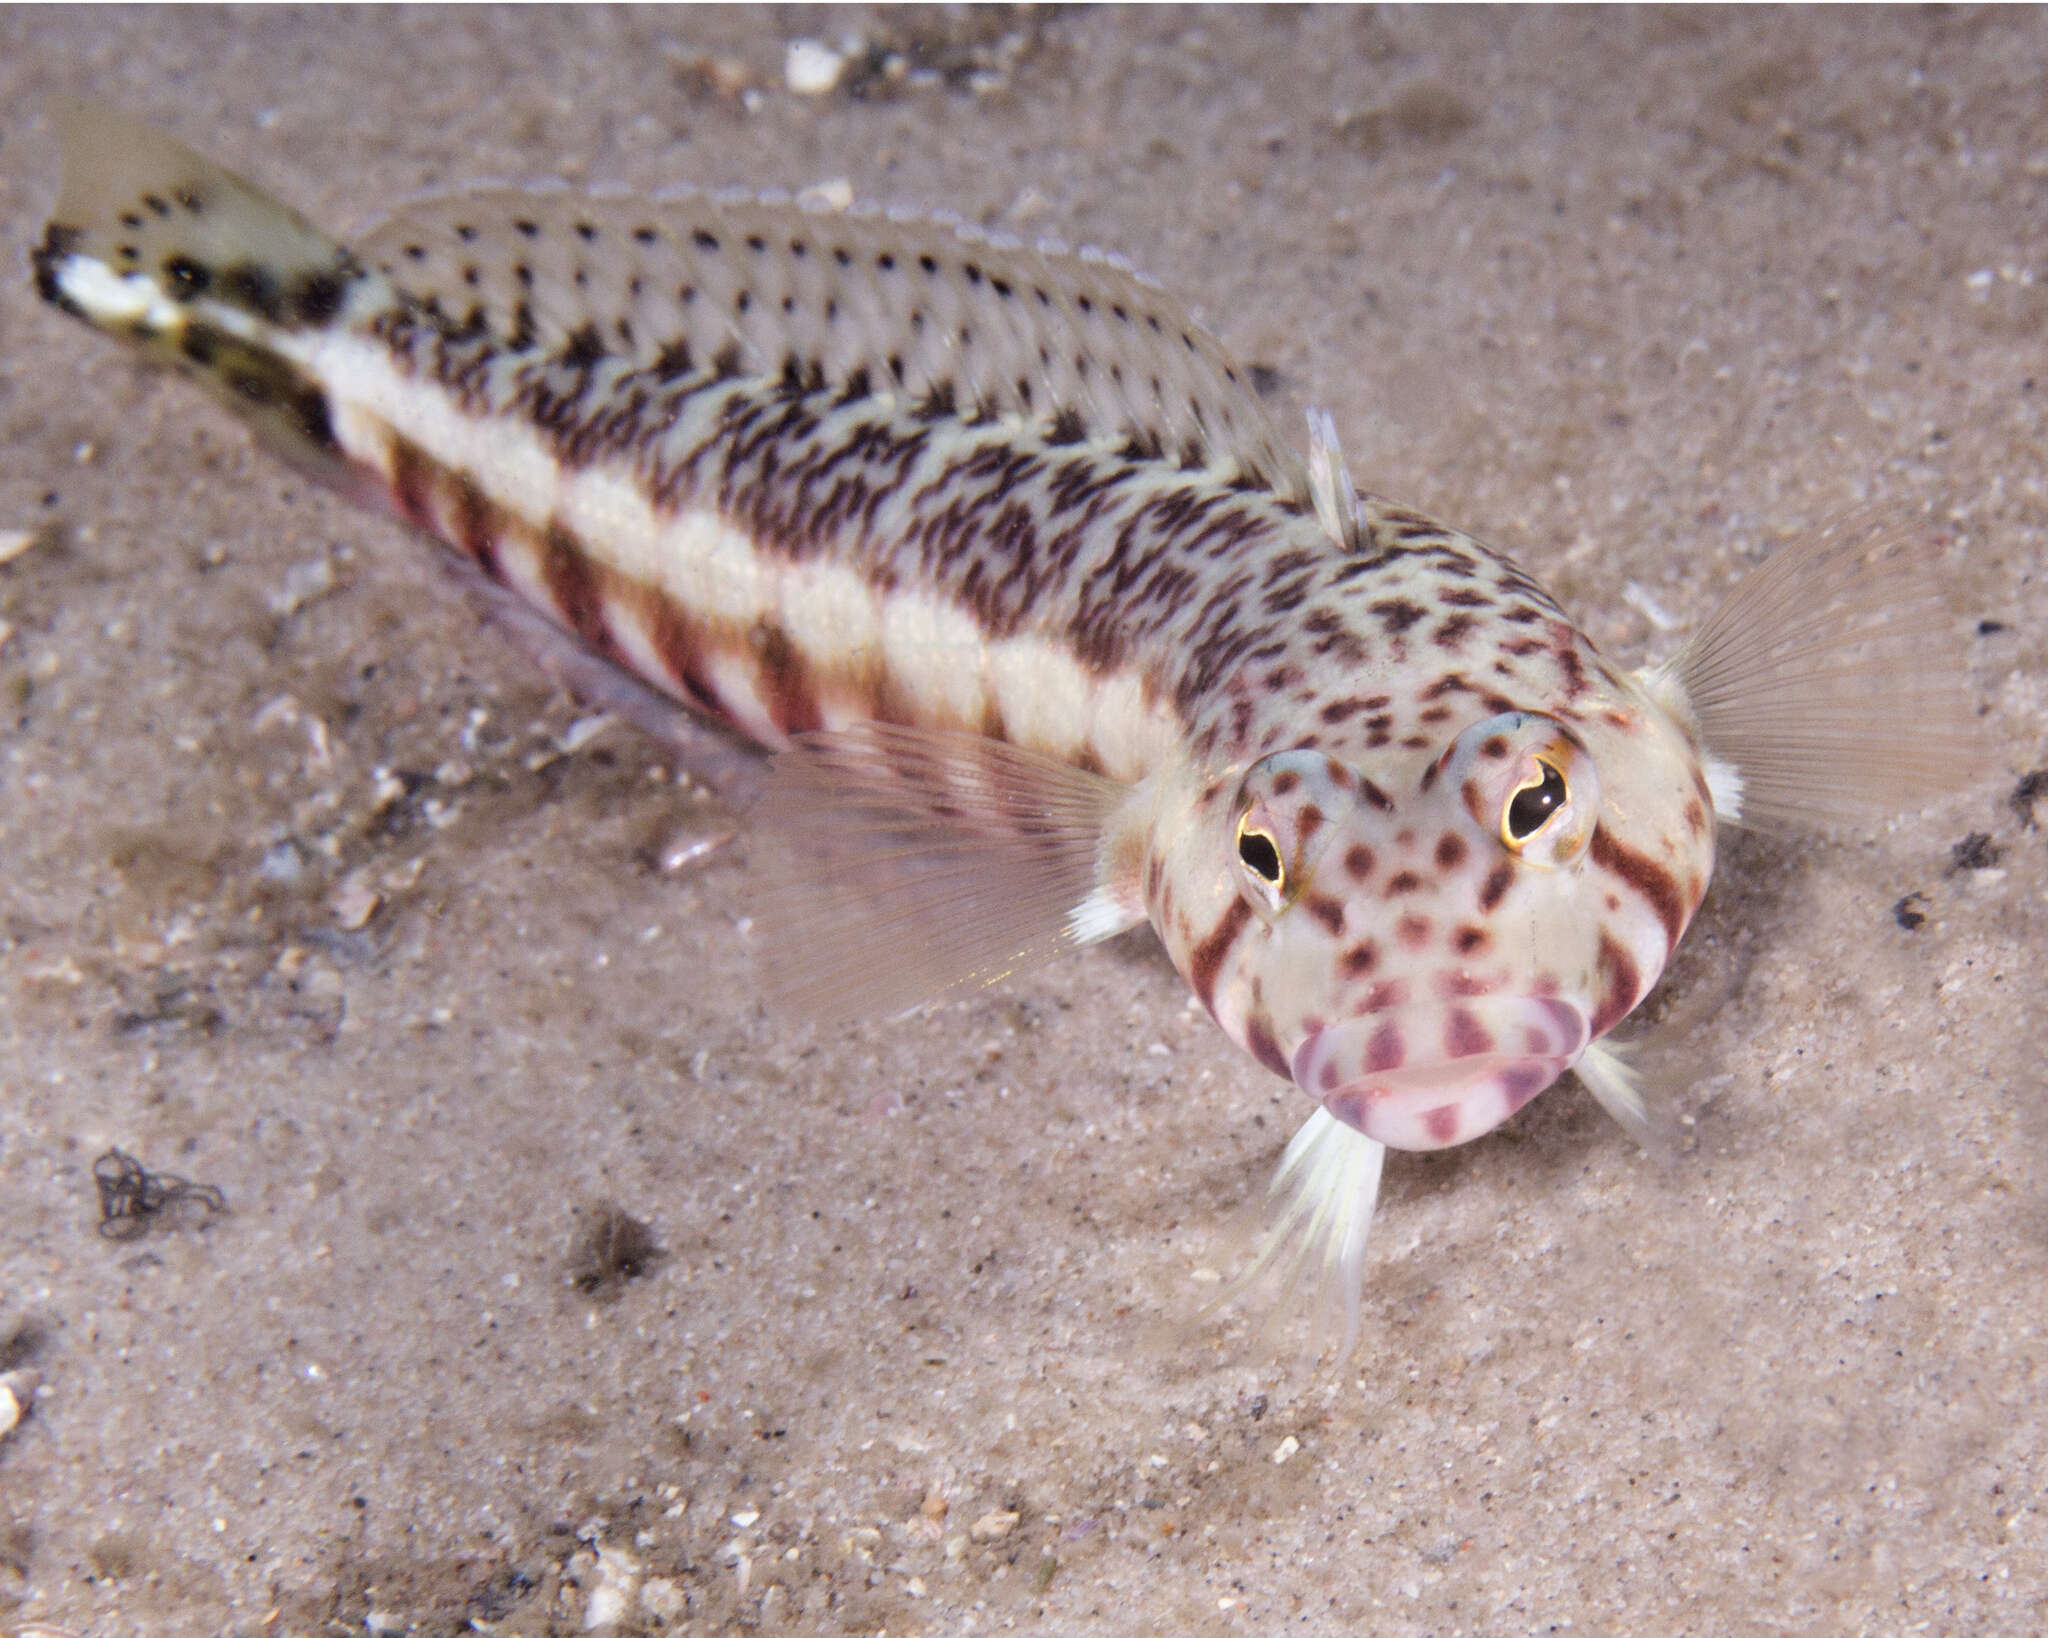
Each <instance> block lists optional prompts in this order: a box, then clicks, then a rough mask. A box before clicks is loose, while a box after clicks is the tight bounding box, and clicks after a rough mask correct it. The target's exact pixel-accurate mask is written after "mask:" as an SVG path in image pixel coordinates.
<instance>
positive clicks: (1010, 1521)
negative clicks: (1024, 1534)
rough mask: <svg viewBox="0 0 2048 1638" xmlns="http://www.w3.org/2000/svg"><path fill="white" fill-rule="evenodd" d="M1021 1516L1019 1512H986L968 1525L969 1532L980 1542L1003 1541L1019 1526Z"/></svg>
mask: <svg viewBox="0 0 2048 1638" xmlns="http://www.w3.org/2000/svg"><path fill="white" fill-rule="evenodd" d="M1021 1516H1022V1515H1020V1514H1017V1513H984V1514H982V1515H981V1517H980V1518H978V1519H976V1520H975V1521H974V1522H973V1523H972V1524H970V1525H968V1527H967V1533H968V1535H970V1536H972V1537H973V1538H974V1539H975V1540H976V1541H980V1542H989V1541H1001V1540H1002V1539H1003V1537H1005V1536H1007V1535H1008V1534H1009V1533H1010V1532H1011V1531H1012V1530H1014V1529H1016V1528H1017V1520H1018V1519H1019V1518H1020V1517H1021Z"/></svg>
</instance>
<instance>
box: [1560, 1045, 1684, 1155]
mask: <svg viewBox="0 0 2048 1638" xmlns="http://www.w3.org/2000/svg"><path fill="white" fill-rule="evenodd" d="M1633 1050H1634V1047H1633V1043H1625V1042H1621V1041H1615V1040H1606V1041H1595V1042H1594V1043H1593V1044H1592V1045H1591V1046H1589V1047H1587V1048H1586V1050H1585V1051H1584V1052H1582V1053H1580V1054H1579V1061H1578V1062H1577V1063H1576V1064H1574V1065H1573V1066H1572V1069H1573V1072H1574V1073H1575V1074H1577V1076H1578V1077H1579V1084H1580V1085H1581V1086H1583V1087H1585V1089H1586V1090H1587V1091H1588V1092H1590V1093H1592V1094H1593V1096H1594V1098H1595V1099H1597V1100H1598V1102H1599V1104H1600V1107H1601V1108H1602V1109H1604V1110H1606V1111H1607V1113H1608V1114H1610V1115H1611V1116H1613V1117H1614V1120H1615V1123H1616V1124H1617V1125H1619V1126H1620V1127H1621V1129H1622V1130H1623V1131H1625V1132H1627V1133H1628V1135H1629V1136H1630V1137H1632V1138H1634V1139H1635V1140H1636V1142H1637V1143H1638V1144H1640V1145H1641V1146H1642V1148H1643V1149H1644V1150H1645V1151H1647V1152H1648V1153H1650V1154H1652V1155H1655V1156H1657V1157H1659V1158H1660V1159H1661V1158H1666V1157H1668V1156H1669V1155H1670V1154H1671V1153H1672V1151H1673V1149H1674V1148H1675V1147H1676V1133H1677V1130H1678V1117H1677V1114H1676V1112H1675V1110H1674V1108H1673V1106H1672V1102H1671V1099H1670V1097H1669V1096H1668V1095H1667V1094H1666V1093H1665V1091H1664V1089H1663V1088H1662V1087H1661V1086H1659V1085H1658V1084H1657V1083H1656V1082H1654V1081H1653V1080H1651V1079H1650V1077H1648V1076H1646V1075H1645V1074H1643V1073H1642V1071H1641V1070H1639V1069H1638V1068H1636V1067H1635V1066H1634V1065H1633V1064H1631V1063H1630V1062H1629V1059H1630V1057H1631V1056H1632V1055H1633Z"/></svg>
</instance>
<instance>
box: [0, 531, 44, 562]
mask: <svg viewBox="0 0 2048 1638" xmlns="http://www.w3.org/2000/svg"><path fill="white" fill-rule="evenodd" d="M42 538H43V535H42V531H41V530H39V529H0V563H12V562H13V561H14V560H15V559H16V558H17V557H19V556H21V554H22V553H23V552H25V551H27V550H28V549H29V548H30V547H31V546H33V545H34V544H35V543H36V542H37V541H39V540H41V539H42Z"/></svg>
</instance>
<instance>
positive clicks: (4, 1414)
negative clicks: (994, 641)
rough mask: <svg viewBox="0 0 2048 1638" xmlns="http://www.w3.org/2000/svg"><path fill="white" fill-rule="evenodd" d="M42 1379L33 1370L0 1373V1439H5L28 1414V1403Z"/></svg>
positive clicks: (33, 1396)
mask: <svg viewBox="0 0 2048 1638" xmlns="http://www.w3.org/2000/svg"><path fill="white" fill-rule="evenodd" d="M42 1380H43V1379H42V1377H41V1376H40V1375H38V1374H37V1373H36V1372H34V1371H8V1372H6V1373H5V1374H0V1439H5V1438H6V1437H7V1436H8V1434H10V1433H12V1432H13V1431H14V1430H15V1429H16V1428H17V1427H19V1426H20V1425H21V1419H22V1418H23V1417H24V1416H26V1415H28V1407H29V1403H30V1401H32V1400H33V1399H34V1398H35V1396H36V1389H37V1387H38V1386H39V1385H40V1384H41V1383H42Z"/></svg>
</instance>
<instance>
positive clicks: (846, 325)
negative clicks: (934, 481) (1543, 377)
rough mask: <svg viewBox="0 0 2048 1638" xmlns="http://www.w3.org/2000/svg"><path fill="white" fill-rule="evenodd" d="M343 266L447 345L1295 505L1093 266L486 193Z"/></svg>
mask: <svg viewBox="0 0 2048 1638" xmlns="http://www.w3.org/2000/svg"><path fill="white" fill-rule="evenodd" d="M358 248H359V250H360V252H361V254H362V255H363V257H364V259H365V260H366V261H368V262H370V263H372V264H373V265H377V266H379V267H381V268H383V269H384V270H385V271H386V272H388V273H389V275H390V276H391V278H392V279H393V281H394V282H395V283H397V284H398V285H400V286H401V287H402V288H404V289H405V290H406V291H408V292H409V293H410V294H412V295H413V296H415V297H417V298H419V299H421V300H429V299H430V300H431V301H432V302H433V303H434V304H435V305H436V307H437V308H438V310H439V311H441V312H442V313H443V314H445V315H446V316H447V317H448V318H450V319H452V320H454V321H455V322H457V323H461V322H463V321H465V320H469V319H471V318H472V317H473V318H474V319H476V320H479V321H481V322H482V323H484V324H487V325H488V326H489V327H490V329H491V330H492V332H493V333H495V334H498V335H501V336H508V337H510V336H517V337H519V338H521V339H522V340H523V341H528V342H530V344H532V345H534V346H536V347H538V348H540V349H542V350H545V351H557V350H561V349H563V348H566V347H569V346H571V345H572V344H573V345H575V346H578V347H580V348H582V349H583V350H585V351H588V349H589V347H590V346H591V345H592V344H593V343H595V344H596V345H598V346H600V347H602V349H603V350H604V352H605V353H606V354H609V355H612V356H618V357H624V358H627V359H630V360H631V361H633V363H634V364H635V366H636V367H640V368H655V367H658V366H663V365H672V366H674V367H677V368H678V369H688V368H703V367H706V366H707V365H709V364H711V363H712V362H713V361H714V360H719V359H720V358H721V355H723V359H724V361H725V365H726V367H728V368H733V367H736V368H737V371H738V373H742V374H747V375H765V376H782V375H793V377H794V379H795V380H797V381H798V382H801V383H804V384H807V385H812V386H817V387H822V388H823V389H824V390H827V391H831V392H841V391H845V390H848V388H849V387H850V386H851V387H853V388H856V389H857V388H858V387H859V386H860V385H861V384H862V383H865V384H866V386H867V387H869V388H870V389H872V390H874V391H895V392H899V393H901V394H903V395H905V396H906V397H907V398H908V399H909V401H910V402H911V403H912V404H916V405H922V404H932V405H934V406H944V405H947V404H950V405H951V406H952V408H953V410H954V412H956V413H958V414H960V415H963V416H967V417H976V416H982V415H986V416H1010V415H1015V416H1019V417H1021V418H1023V419H1024V420H1026V421H1028V422H1032V423H1035V424H1037V425H1040V426H1042V427H1044V428H1046V429H1047V430H1048V431H1050V432H1052V433H1053V434H1054V435H1055V436H1056V437H1058V438H1060V439H1061V440H1062V441H1078V440H1079V439H1081V438H1090V439H1094V438H1107V439H1111V440H1115V441H1127V442H1129V443H1130V444H1132V445H1133V446H1135V447H1138V448H1142V449H1146V450H1156V451H1157V452H1158V453H1159V454H1161V455H1163V456H1164V457H1165V458H1166V459H1168V460H1172V461H1175V462H1179V463H1181V464H1184V465H1188V466H1190V467H1199V468H1205V469H1208V470H1212V471H1220V472H1222V473H1223V474H1225V475H1226V476H1227V477H1228V478H1229V479H1231V480H1233V481H1244V482H1246V483H1249V484H1251V485H1253V486H1255V487H1258V488H1263V489H1271V490H1274V491H1276V492H1279V493H1282V494H1284V495H1287V496H1288V497H1290V498H1291V499H1294V500H1297V501H1300V502H1302V503H1303V504H1306V503H1307V502H1308V501H1309V497H1310V491H1309V483H1308V475H1307V471H1306V468H1305V466H1304V465H1303V462H1302V460H1301V457H1300V456H1299V455H1298V454H1296V453H1294V452H1292V451H1291V450H1290V449H1289V447H1288V445H1287V443H1286V441H1285V440H1284V439H1283V438H1282V437H1281V436H1280V434H1279V432H1278V430H1277V428H1276V427H1275V425H1274V423H1273V420H1272V418H1271V417H1270V416H1269V415H1268V414H1267V413H1266V410H1265V407H1264V405H1263V404H1261V403H1260V401H1259V399H1258V397H1257V396H1256V395H1255V394H1254V393H1253V391H1252V390H1251V388H1250V386H1249V384H1248V381H1247V379H1246V377H1245V375H1244V373H1243V372H1242V371H1240V370H1239V369H1238V367H1237V365H1236V364H1234V363H1233V362H1232V361H1231V359H1230V358H1229V356H1228V355H1227V354H1226V353H1225V352H1224V351H1223V348H1222V346H1221V345H1220V344H1219V343H1218V342H1217V341H1216V339H1215V338H1214V337H1213V336H1211V335H1210V334H1209V333H1208V332H1207V331H1205V330H1204V329H1202V327H1201V326H1200V325H1198V324H1197V323H1196V322H1195V321H1194V319H1193V318H1192V317H1191V316H1190V315H1189V313H1188V311H1187V309H1186V308H1185V307H1184V306H1183V305H1182V304H1181V303H1180V302H1178V301H1176V300H1174V299H1173V298H1172V297H1170V296H1168V295H1167V294H1166V293H1165V292H1164V291H1162V290H1160V289H1158V288H1157V287H1156V286H1154V285H1152V284H1150V283H1148V282H1146V281H1145V280H1144V279H1142V278H1140V277H1139V276H1138V275H1137V274H1136V273H1134V272H1132V271H1131V270H1130V269H1129V268H1127V267H1124V266H1122V265H1120V264H1119V263H1117V262H1114V261H1111V260H1109V259H1107V258H1101V257H1097V256H1093V255H1089V254H1085V253H1084V254H1081V255H1074V254H1069V253H1066V252H1062V251H1058V250H1052V249H1034V248H1027V247H1023V246H1020V245H1016V244H1007V243H999V242H997V241H995V240H992V239H990V238H988V237H986V236H984V235H981V234H979V233H978V232H976V231H975V230H974V229H972V228H969V227H966V226H964V225H960V224H953V223H947V222H943V221H938V220H933V219H929V218H922V219H906V218H903V217H899V216H895V215H883V214H878V213H868V212H861V211H818V210H808V209H805V208H802V207H801V206H798V205H796V204H794V203H789V202H777V201H774V200H764V199H759V198H748V199H731V198H726V197H724V196H714V195H709V194H692V195H685V196H680V197H665V198H661V199H653V200H650V199H634V198H629V197H624V196H617V195H604V194H576V193H569V192H543V191H534V190H526V189H515V188H493V189H485V190H480V191H476V192H470V193H461V194H453V195H448V196H445V197H442V198H437V199H429V200H423V201H421V202H419V203H417V204H414V205H411V206H408V207H406V208H405V209H404V210H403V211H402V212H401V213H400V214H398V215H396V216H394V217H393V218H391V219H390V220H389V221H387V222H385V223H383V224H382V225H381V226H379V227H377V228H375V229H373V230H372V231H371V232H370V233H369V234H367V235H365V236H362V237H361V238H360V240H359V241H358Z"/></svg>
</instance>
